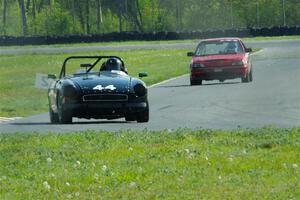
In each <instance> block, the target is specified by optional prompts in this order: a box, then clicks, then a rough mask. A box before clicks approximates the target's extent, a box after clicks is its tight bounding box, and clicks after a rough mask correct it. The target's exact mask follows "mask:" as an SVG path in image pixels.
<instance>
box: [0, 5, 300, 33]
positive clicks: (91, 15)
mask: <svg viewBox="0 0 300 200" xmlns="http://www.w3.org/2000/svg"><path fill="white" fill-rule="evenodd" d="M6 2H7V5H8V6H7V7H6V9H5V8H4V6H3V5H4V4H1V5H0V16H1V20H0V34H1V35H21V34H22V28H21V14H20V9H19V5H18V1H12V0H6ZM283 2H284V5H283ZM24 3H25V5H26V17H27V25H28V35H64V34H96V33H107V32H117V31H140V32H153V31H155V32H159V31H194V30H202V31H206V30H223V29H230V28H246V27H271V26H283V25H286V26H299V25H300V24H299V19H300V1H298V0H284V1H282V0H252V1H245V0H201V1H200V0H184V1H182V0H86V1H80V0H51V1H42V0H24ZM4 12H6V13H7V14H6V15H5V16H6V22H5V23H4V17H3V13H4ZM284 14H285V23H284Z"/></svg>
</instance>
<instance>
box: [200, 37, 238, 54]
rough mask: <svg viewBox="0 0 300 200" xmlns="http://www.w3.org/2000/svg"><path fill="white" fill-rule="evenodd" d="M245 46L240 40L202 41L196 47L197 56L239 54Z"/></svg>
mask: <svg viewBox="0 0 300 200" xmlns="http://www.w3.org/2000/svg"><path fill="white" fill-rule="evenodd" d="M242 52H243V48H242V46H241V44H240V43H239V42H238V41H209V42H207V41H205V42H201V43H200V44H199V45H198V47H197V49H196V53H195V55H196V56H208V55H221V54H238V53H242Z"/></svg>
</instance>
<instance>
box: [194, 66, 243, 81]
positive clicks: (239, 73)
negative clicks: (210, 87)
mask: <svg viewBox="0 0 300 200" xmlns="http://www.w3.org/2000/svg"><path fill="white" fill-rule="evenodd" d="M247 73H248V68H246V67H223V68H212V67H210V68H196V69H191V73H190V79H191V80H225V79H234V78H244V77H246V75H247Z"/></svg>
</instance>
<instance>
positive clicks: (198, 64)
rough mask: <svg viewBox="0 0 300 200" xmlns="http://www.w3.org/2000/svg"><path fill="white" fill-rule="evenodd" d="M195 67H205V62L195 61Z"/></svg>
mask: <svg viewBox="0 0 300 200" xmlns="http://www.w3.org/2000/svg"><path fill="white" fill-rule="evenodd" d="M193 67H194V68H200V67H205V65H204V64H201V63H194V64H193Z"/></svg>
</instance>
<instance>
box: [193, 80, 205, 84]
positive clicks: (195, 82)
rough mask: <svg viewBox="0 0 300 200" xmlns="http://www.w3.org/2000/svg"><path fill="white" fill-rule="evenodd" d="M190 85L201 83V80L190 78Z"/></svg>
mask: <svg viewBox="0 0 300 200" xmlns="http://www.w3.org/2000/svg"><path fill="white" fill-rule="evenodd" d="M190 84H191V85H202V80H190Z"/></svg>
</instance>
